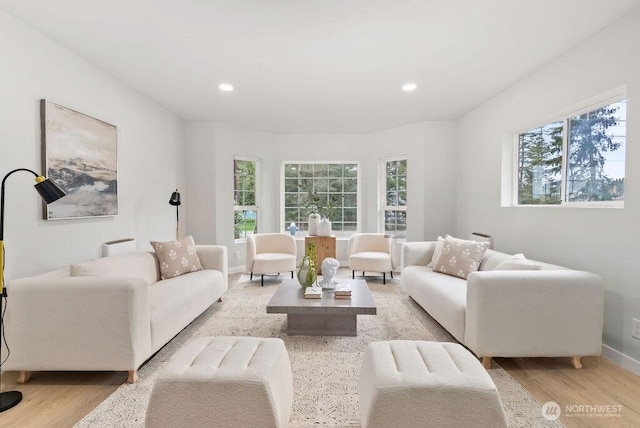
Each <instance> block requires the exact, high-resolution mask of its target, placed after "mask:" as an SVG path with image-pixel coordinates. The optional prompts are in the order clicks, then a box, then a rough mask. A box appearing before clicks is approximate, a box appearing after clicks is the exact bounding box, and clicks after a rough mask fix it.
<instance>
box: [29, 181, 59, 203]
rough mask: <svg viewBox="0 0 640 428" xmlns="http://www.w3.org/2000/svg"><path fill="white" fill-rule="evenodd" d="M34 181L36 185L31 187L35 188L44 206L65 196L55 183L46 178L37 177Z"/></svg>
mask: <svg viewBox="0 0 640 428" xmlns="http://www.w3.org/2000/svg"><path fill="white" fill-rule="evenodd" d="M36 181H37V182H38V183H37V184H36V185H35V186H33V187H35V188H36V190H37V191H38V193H39V194H40V197H41V198H42V200H43V201H44V202H45V203H46V204H50V203H51V202H54V201H57V200H58V199H60V198H61V197H63V196H64V195H66V193H65V192H64V190H62V189H61V188H59V187H58V186H57V185H56V183H54V182H53V181H51V180H49V179H48V178H44V177H42V176H39V177H37V178H36Z"/></svg>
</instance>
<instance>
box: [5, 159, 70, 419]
mask: <svg viewBox="0 0 640 428" xmlns="http://www.w3.org/2000/svg"><path fill="white" fill-rule="evenodd" d="M19 171H26V172H30V173H31V174H33V175H34V176H35V177H36V184H35V186H34V187H35V188H36V190H37V191H38V193H39V194H40V197H42V200H43V201H44V202H45V203H46V204H50V203H51V202H53V201H57V200H58V199H60V198H61V197H63V196H64V195H66V193H65V192H64V191H63V190H62V189H60V188H59V187H58V186H57V185H56V184H55V183H54V182H53V181H51V180H48V179H46V178H44V177H43V176H40V175H38V174H36V173H35V172H33V171H31V170H30V169H26V168H18V169H14V170H13V171H11V172H9V173H8V174H7V175H5V176H4V178H3V179H2V190H1V192H2V193H1V195H0V331H2V334H3V338H2V340H0V367H1V366H2V363H3V362H4V360H3V359H2V343H3V342H4V340H5V338H4V322H3V319H4V311H5V308H6V302H5V299H6V298H7V289H6V288H5V287H4V184H5V182H6V181H7V178H9V176H10V175H12V174H14V173H16V172H19ZM1 383H2V370H0V384H1ZM21 400H22V393H21V392H20V391H6V392H0V412H4V411H5V410H9V409H10V408H12V407H13V406H15V405H16V404H18V403H19V402H20V401H21Z"/></svg>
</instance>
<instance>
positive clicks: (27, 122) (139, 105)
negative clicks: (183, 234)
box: [0, 12, 188, 280]
mask: <svg viewBox="0 0 640 428" xmlns="http://www.w3.org/2000/svg"><path fill="white" fill-rule="evenodd" d="M0 52H2V66H1V67H0V82H2V84H1V85H0V172H1V174H2V175H3V176H4V174H6V173H7V172H9V171H10V170H12V169H15V168H21V167H23V168H29V169H32V170H35V171H36V172H40V171H41V170H42V165H41V161H40V156H41V149H40V148H41V142H40V113H39V102H40V99H42V98H46V99H49V100H51V101H53V102H56V103H58V104H61V105H63V106H65V107H69V108H72V109H74V110H77V111H80V112H82V113H85V114H88V115H90V116H93V117H95V118H98V119H101V120H104V121H106V122H108V123H111V124H113V125H116V126H117V128H118V193H119V215H118V216H117V217H104V218H93V219H77V220H51V221H45V220H42V208H41V202H40V198H39V197H38V195H37V192H35V191H34V190H33V189H32V188H30V187H31V186H32V185H33V184H34V181H33V177H32V176H31V175H30V174H27V173H17V174H15V175H12V176H11V177H10V178H9V179H8V180H7V183H6V207H5V236H4V238H5V244H6V249H7V256H6V270H5V278H6V279H7V280H9V279H12V278H17V277H21V276H27V275H31V274H35V273H39V272H43V271H47V270H49V269H53V268H59V267H62V266H64V265H66V264H68V263H69V262H74V261H82V260H87V259H90V258H95V257H99V256H100V255H101V244H102V242H105V241H109V240H114V239H119V238H126V237H133V238H136V239H137V241H138V245H139V246H142V247H145V248H150V247H148V241H149V240H151V239H154V240H156V239H157V240H165V239H171V238H173V237H174V236H175V209H173V207H171V206H170V205H169V204H168V201H169V197H170V195H171V192H172V191H173V190H175V188H176V187H179V188H181V189H183V188H184V187H185V179H184V177H185V172H184V163H185V158H184V154H183V150H182V148H181V144H182V141H183V123H182V121H181V120H180V119H178V118H177V117H175V116H174V115H172V114H170V113H168V112H167V111H165V110H163V109H161V108H159V107H158V106H157V105H155V104H153V103H151V102H150V101H148V100H147V99H145V98H143V97H141V96H140V95H139V94H138V93H136V92H134V91H133V90H131V89H130V88H129V87H127V86H125V85H123V84H122V83H119V82H117V81H116V80H114V79H113V78H111V77H110V76H109V75H107V74H105V73H103V72H102V71H100V70H98V69H97V68H95V67H93V66H91V65H90V64H88V63H87V62H85V61H83V60H81V59H80V58H78V57H77V56H75V55H73V54H71V53H70V52H69V51H68V50H66V49H64V48H62V47H60V46H58V45H56V44H55V43H54V42H52V41H51V40H50V39H47V38H45V37H43V36H42V35H41V34H39V33H37V32H35V31H32V30H31V29H29V28H28V27H26V26H25V25H23V24H22V23H20V22H19V21H17V20H15V19H14V18H13V17H11V16H9V15H7V14H5V13H4V12H0ZM183 197H184V198H186V199H188V195H187V194H184V195H183ZM181 209H182V207H181ZM182 229H183V230H184V227H182Z"/></svg>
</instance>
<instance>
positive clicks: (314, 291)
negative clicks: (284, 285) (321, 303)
mask: <svg viewBox="0 0 640 428" xmlns="http://www.w3.org/2000/svg"><path fill="white" fill-rule="evenodd" d="M304 298H305V299H322V288H321V287H307V288H305V290H304Z"/></svg>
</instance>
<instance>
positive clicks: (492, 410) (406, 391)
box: [360, 340, 507, 428]
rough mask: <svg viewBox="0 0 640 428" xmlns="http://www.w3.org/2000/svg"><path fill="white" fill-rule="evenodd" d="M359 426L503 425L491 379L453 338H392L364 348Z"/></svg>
mask: <svg viewBox="0 0 640 428" xmlns="http://www.w3.org/2000/svg"><path fill="white" fill-rule="evenodd" d="M360 414H361V417H362V426H363V427H418V426H420V427H439V428H440V427H456V428H460V427H506V426H507V423H506V419H505V416H504V412H503V410H502V404H501V402H500V397H499V396H498V391H497V389H496V386H495V384H494V383H493V381H492V380H491V378H490V377H489V374H488V373H487V372H486V370H485V369H484V368H483V367H482V364H480V362H479V361H478V360H477V359H476V358H475V357H474V356H473V355H472V354H471V353H470V352H469V351H467V350H466V349H465V348H464V347H462V346H461V345H459V344H457V343H441V342H420V341H408V340H395V341H393V340H392V341H388V342H373V343H370V344H369V346H368V347H367V350H366V353H365V356H364V361H363V363H362V370H361V372H360Z"/></svg>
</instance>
